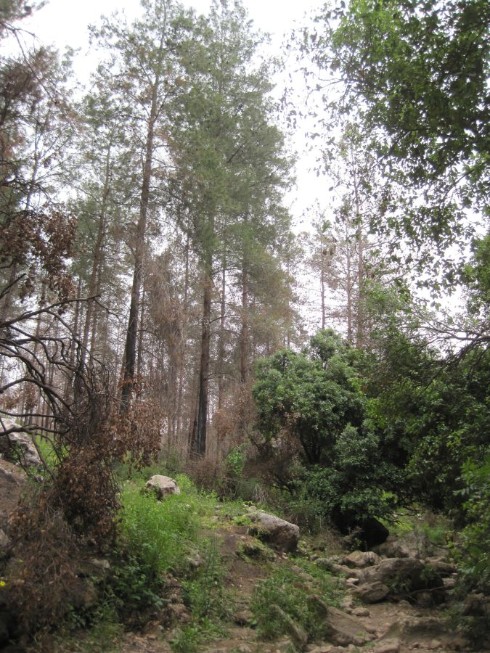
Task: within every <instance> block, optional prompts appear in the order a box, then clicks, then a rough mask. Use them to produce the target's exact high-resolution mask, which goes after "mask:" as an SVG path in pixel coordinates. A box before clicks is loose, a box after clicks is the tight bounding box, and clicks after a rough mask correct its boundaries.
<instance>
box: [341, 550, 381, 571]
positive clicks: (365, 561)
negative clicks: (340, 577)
mask: <svg viewBox="0 0 490 653" xmlns="http://www.w3.org/2000/svg"><path fill="white" fill-rule="evenodd" d="M380 562H381V558H380V556H379V555H378V554H377V553H374V551H352V553H349V555H347V556H345V558H344V559H343V564H344V565H347V567H356V568H358V569H364V568H365V567H372V566H373V565H378V564H379V563H380Z"/></svg>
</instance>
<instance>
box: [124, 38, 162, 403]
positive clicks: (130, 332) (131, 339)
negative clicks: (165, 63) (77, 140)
mask: <svg viewBox="0 0 490 653" xmlns="http://www.w3.org/2000/svg"><path fill="white" fill-rule="evenodd" d="M162 47H163V34H162V42H161V45H160V51H161V50H162ZM159 86H160V73H159V72H157V74H156V76H155V80H154V82H153V86H152V95H151V108H150V117H149V119H148V129H147V133H146V147H145V160H144V165H143V180H142V184H141V194H140V211H139V218H138V223H137V225H136V242H135V248H134V271H133V284H132V288H131V304H130V306H129V319H128V327H127V331H126V343H125V347H124V369H123V374H122V389H121V407H120V410H121V412H123V413H124V412H126V411H127V410H128V409H129V407H130V404H131V399H132V396H133V390H134V383H135V373H136V344H137V337H138V313H139V309H140V295H141V288H142V283H143V266H144V259H145V249H146V225H147V222H148V207H149V203H150V182H151V178H152V165H153V142H154V138H155V123H156V120H157V117H158V90H159Z"/></svg>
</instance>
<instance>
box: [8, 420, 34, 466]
mask: <svg viewBox="0 0 490 653" xmlns="http://www.w3.org/2000/svg"><path fill="white" fill-rule="evenodd" d="M11 429H16V430H11ZM0 453H1V454H2V456H3V457H4V458H5V460H8V461H10V462H13V463H18V464H20V465H21V466H22V467H40V466H41V465H42V462H41V458H40V457H39V454H38V452H37V449H36V447H35V445H34V442H33V441H32V437H31V436H30V435H29V434H28V433H26V431H24V430H22V426H21V425H20V424H17V423H16V422H14V421H13V420H11V419H7V418H2V419H1V420H0Z"/></svg>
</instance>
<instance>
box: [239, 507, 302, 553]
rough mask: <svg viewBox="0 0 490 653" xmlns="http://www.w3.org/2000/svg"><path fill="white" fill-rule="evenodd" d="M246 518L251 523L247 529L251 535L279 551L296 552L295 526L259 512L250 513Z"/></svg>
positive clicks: (296, 536) (297, 535) (297, 530)
mask: <svg viewBox="0 0 490 653" xmlns="http://www.w3.org/2000/svg"><path fill="white" fill-rule="evenodd" d="M248 516H249V518H250V521H251V522H252V525H251V526H250V528H249V533H250V534H251V535H256V536H257V537H258V538H259V539H261V540H262V541H264V542H267V543H268V544H272V545H273V546H274V547H275V548H277V549H279V550H280V551H285V552H289V551H295V550H296V547H297V546H298V541H299V527H298V526H297V525H296V524H291V522H288V521H286V520H285V519H281V518H280V517H276V516H275V515H270V514H269V513H267V512H262V511H261V510H255V511H252V512H250V513H249V515H248Z"/></svg>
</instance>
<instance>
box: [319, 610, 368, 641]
mask: <svg viewBox="0 0 490 653" xmlns="http://www.w3.org/2000/svg"><path fill="white" fill-rule="evenodd" d="M327 633H328V634H327V637H326V639H328V641H330V642H331V643H332V644H335V645H337V646H349V645H350V644H353V645H354V646H363V645H364V644H366V642H369V641H370V640H371V635H370V634H369V633H368V632H367V630H366V629H365V627H364V625H363V623H362V622H361V621H359V619H356V618H355V617H352V616H351V615H349V614H346V613H345V612H342V610H338V609H337V608H333V607H329V608H328V617H327Z"/></svg>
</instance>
